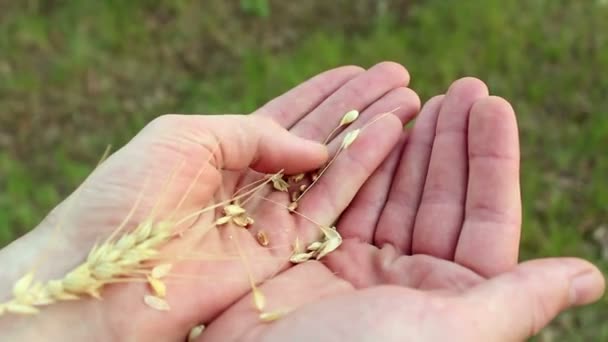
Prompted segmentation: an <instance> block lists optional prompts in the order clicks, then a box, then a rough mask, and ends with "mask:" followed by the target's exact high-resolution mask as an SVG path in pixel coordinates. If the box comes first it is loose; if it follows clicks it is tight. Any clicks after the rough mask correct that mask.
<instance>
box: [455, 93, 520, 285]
mask: <svg viewBox="0 0 608 342" xmlns="http://www.w3.org/2000/svg"><path fill="white" fill-rule="evenodd" d="M468 155H469V156H468V157H469V177H468V178H469V180H468V188H467V199H466V209H465V219H464V224H463V227H462V231H461V233H460V237H459V240H458V246H457V248H456V255H455V261H456V262H458V263H460V264H461V265H464V266H466V267H468V268H470V269H472V270H474V271H476V272H478V273H479V274H481V275H484V276H486V277H489V276H493V275H496V274H499V273H502V272H505V271H507V270H509V269H511V268H512V267H514V266H515V265H517V255H518V249H519V237H520V228H521V196H520V191H519V143H518V133H517V122H516V119H515V113H514V112H513V108H511V105H510V104H509V103H508V102H507V101H505V100H503V99H501V98H498V97H488V98H485V99H482V100H479V101H477V102H476V103H475V104H474V105H473V108H472V109H471V114H470V117H469V138H468Z"/></svg>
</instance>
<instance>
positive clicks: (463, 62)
mask: <svg viewBox="0 0 608 342" xmlns="http://www.w3.org/2000/svg"><path fill="white" fill-rule="evenodd" d="M410 2H411V1H400V0H394V1H371V0H369V1H368V0H358V1H346V0H340V1H335V2H325V1H309V2H293V3H292V4H287V2H281V1H278V0H277V1H260V0H256V1H251V0H249V1H240V2H239V1H225V2H224V1H207V2H205V4H206V6H204V7H202V6H201V5H197V4H196V3H195V2H193V1H173V2H166V3H163V4H161V5H158V4H156V2H153V1H143V0H140V1H128V2H124V1H105V2H101V1H98V2H92V1H81V2H77V1H72V2H68V1H39V2H37V1H24V2H13V4H12V5H6V4H0V146H1V147H2V149H1V152H0V179H1V181H0V185H1V186H2V188H1V189H2V191H1V192H0V223H2V226H1V227H2V228H0V245H4V244H6V243H8V242H9V241H11V240H12V239H14V238H16V237H17V236H19V235H21V234H22V233H24V232H26V231H27V230H28V229H31V228H32V227H34V226H35V225H36V224H37V223H38V222H39V221H40V220H41V219H42V217H44V215H45V213H47V212H48V211H49V210H50V208H52V207H53V206H54V205H55V204H57V203H58V201H59V200H60V199H61V198H63V197H65V196H66V195H67V194H68V193H69V192H70V191H72V190H73V189H74V188H75V186H76V185H77V184H78V183H80V182H81V181H82V180H83V179H84V177H85V176H86V175H87V173H88V172H89V171H90V169H91V168H92V166H93V165H94V164H95V162H96V159H97V158H98V157H99V156H100V155H101V153H102V152H103V150H104V146H105V145H106V144H108V143H111V144H113V145H121V144H124V143H125V142H126V141H127V140H128V138H129V137H131V136H132V135H134V134H135V133H136V132H137V131H138V130H139V129H140V128H141V127H142V126H143V125H144V124H145V123H146V122H148V121H149V120H151V119H152V118H153V117H155V116H157V115H159V114H162V113H168V112H196V113H227V112H231V113H247V112H250V111H252V110H254V109H255V108H256V107H257V106H259V105H260V104H262V103H264V102H265V101H267V100H269V99H270V98H272V97H274V96H276V95H278V94H280V93H281V92H282V91H284V90H286V89H288V88H290V87H291V86H293V85H295V84H297V83H299V82H301V81H302V80H304V79H305V78H307V77H309V76H311V75H313V74H315V73H317V72H319V71H322V70H324V69H326V68H330V67H333V66H337V65H341V64H350V63H352V64H360V65H363V66H370V65H372V64H374V63H376V62H378V61H381V60H387V59H389V60H395V61H398V62H401V63H404V64H405V65H406V66H407V67H408V69H409V70H410V73H411V75H412V87H414V88H415V89H416V90H417V91H418V92H419V93H420V94H421V96H422V98H423V99H426V98H428V97H430V96H432V95H434V94H437V93H439V92H443V91H444V90H445V89H446V87H447V86H448V85H449V84H450V82H451V81H453V80H454V79H456V78H458V77H461V76H465V75H474V76H477V77H480V78H482V79H484V80H486V81H487V83H488V84H489V86H490V89H491V91H492V92H493V93H494V94H497V95H501V96H503V97H505V98H507V99H509V100H510V101H511V102H512V103H513V105H514V107H515V108H516V110H517V112H518V118H519V124H520V130H521V144H522V163H523V165H522V186H523V200H524V233H523V251H522V255H523V257H524V258H525V259H529V258H533V257H541V256H551V255H574V256H581V257H585V258H588V259H591V260H592V261H594V262H595V263H597V264H599V265H600V266H601V267H602V268H603V270H604V271H608V260H601V258H600V248H601V246H600V245H599V243H598V242H597V241H594V240H593V238H592V235H593V232H594V230H596V229H597V228H598V227H600V226H601V225H606V224H608V210H606V203H607V202H608V177H606V175H608V158H607V157H605V154H606V146H608V144H607V143H608V115H606V114H608V113H606V112H607V109H608V97H607V96H606V91H607V89H608V77H606V75H607V72H608V21H606V20H605V18H606V17H607V16H608V5H600V3H601V2H600V1H591V0H587V1H574V0H572V1H566V0H552V1H543V0H518V1H500V0H475V1H473V0H470V1H440V0H437V1H433V0H426V1H424V0H420V1H415V2H412V3H410ZM296 3H297V4H296ZM383 4H386V5H387V6H386V7H385V6H384V5H383ZM267 5H268V6H267ZM319 13H325V15H323V16H321V15H319ZM606 318H608V299H604V300H603V301H602V302H601V303H600V304H596V305H594V306H592V307H589V308H585V309H580V310H576V311H572V312H569V313H567V314H564V315H562V316H561V317H560V318H559V319H558V320H557V321H556V323H555V324H553V325H552V326H551V327H550V328H548V329H547V330H546V331H545V332H544V333H543V334H542V335H541V337H540V338H539V340H543V341H551V340H557V341H602V340H608V325H607V324H604V321H605V320H606Z"/></svg>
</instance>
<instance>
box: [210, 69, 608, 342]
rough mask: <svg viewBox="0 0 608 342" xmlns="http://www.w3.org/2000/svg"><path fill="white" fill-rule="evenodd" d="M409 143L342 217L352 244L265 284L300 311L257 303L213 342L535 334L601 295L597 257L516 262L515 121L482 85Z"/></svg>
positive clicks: (231, 316) (459, 85)
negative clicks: (265, 311)
mask: <svg viewBox="0 0 608 342" xmlns="http://www.w3.org/2000/svg"><path fill="white" fill-rule="evenodd" d="M401 144H402V145H403V146H404V150H403V153H402V151H401V149H399V148H397V149H395V150H394V151H393V153H392V154H391V156H390V157H389V158H388V159H387V160H386V161H385V162H384V163H383V165H382V166H381V167H380V168H379V169H378V170H377V171H376V172H375V173H374V175H373V176H372V177H371V178H370V179H368V181H367V182H366V183H365V185H364V186H363V187H362V189H361V190H360V191H359V193H358V194H357V196H356V197H355V199H354V201H353V203H351V205H350V206H349V208H348V209H347V210H346V212H345V213H344V214H343V215H342V217H341V219H340V221H339V222H338V224H337V226H338V229H339V231H340V232H341V234H342V236H343V237H344V239H345V241H344V243H343V245H342V246H341V248H340V249H338V250H337V251H336V252H334V253H332V254H330V255H329V256H328V257H327V259H325V263H324V264H321V263H318V262H310V263H307V264H302V265H298V266H297V267H295V268H292V269H289V270H288V271H286V272H284V273H282V274H281V275H279V276H277V277H275V278H274V279H272V280H270V281H269V282H267V283H266V284H264V286H263V287H262V290H263V291H264V292H266V293H274V294H275V295H274V296H273V297H271V298H269V299H270V302H269V303H268V306H269V307H271V308H272V307H274V308H276V309H277V310H286V311H291V312H290V313H289V314H287V315H286V316H285V317H283V318H282V319H280V320H278V321H277V322H275V323H273V324H270V325H268V324H263V323H260V322H259V320H258V319H257V316H256V315H255V313H254V312H253V311H252V310H251V308H250V306H249V305H247V304H248V303H249V302H250V301H251V298H249V297H245V298H243V299H242V300H241V301H240V302H239V303H237V304H235V305H234V306H233V307H231V308H230V309H229V310H227V311H226V312H225V313H224V314H223V315H221V316H220V317H219V318H218V319H216V321H214V322H212V323H211V325H210V326H208V327H207V329H206V330H205V333H204V334H203V335H202V336H201V341H214V340H218V339H219V338H220V337H221V339H222V340H223V341H232V340H263V341H285V340H289V341H309V340H315V341H336V340H344V341H404V340H407V341H409V340H415V341H444V340H446V341H447V340H449V341H514V340H523V339H525V338H527V337H529V336H532V335H533V334H535V333H536V332H538V331H539V330H540V329H541V328H542V327H544V326H545V325H546V324H548V323H549V321H550V320H551V319H552V318H553V317H554V316H555V315H557V313H559V312H560V311H562V310H564V309H566V308H568V307H571V306H575V305H583V304H587V303H590V302H592V301H594V300H596V299H598V298H599V297H600V296H601V294H602V292H603V289H604V279H603V277H602V275H601V273H600V272H599V270H598V269H597V268H595V267H594V266H593V265H591V264H589V263H587V262H585V261H582V260H578V259H573V258H553V259H540V260H534V261H529V262H525V263H522V264H520V265H517V259H518V248H519V237H520V229H521V207H520V205H521V204H520V192H519V146H518V133H517V124H516V120H515V115H514V112H513V109H512V108H511V106H510V104H509V103H508V102H506V101H505V100H503V99H500V98H497V97H490V96H488V90H487V88H486V86H485V85H484V84H483V83H482V82H480V81H478V80H475V79H462V80H459V81H457V82H455V83H454V84H452V86H451V87H450V89H449V90H448V92H447V94H446V95H445V96H438V97H435V98H433V99H431V100H430V101H429V102H428V103H427V104H426V105H425V106H424V108H423V109H422V111H421V114H420V115H419V117H418V119H417V121H416V123H415V125H414V127H413V129H412V130H411V131H409V132H406V133H405V135H404V137H402V142H401ZM387 188H390V192H389V191H386V190H385V189H387ZM229 328H230V329H229Z"/></svg>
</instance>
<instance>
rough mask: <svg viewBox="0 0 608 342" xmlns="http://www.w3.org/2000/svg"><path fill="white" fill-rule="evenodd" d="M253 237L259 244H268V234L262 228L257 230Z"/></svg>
mask: <svg viewBox="0 0 608 342" xmlns="http://www.w3.org/2000/svg"><path fill="white" fill-rule="evenodd" d="M255 237H256V239H257V240H258V242H259V243H260V245H262V246H264V247H266V246H268V244H269V243H270V241H269V240H268V235H266V232H264V231H263V230H260V231H258V233H257V234H256V235H255Z"/></svg>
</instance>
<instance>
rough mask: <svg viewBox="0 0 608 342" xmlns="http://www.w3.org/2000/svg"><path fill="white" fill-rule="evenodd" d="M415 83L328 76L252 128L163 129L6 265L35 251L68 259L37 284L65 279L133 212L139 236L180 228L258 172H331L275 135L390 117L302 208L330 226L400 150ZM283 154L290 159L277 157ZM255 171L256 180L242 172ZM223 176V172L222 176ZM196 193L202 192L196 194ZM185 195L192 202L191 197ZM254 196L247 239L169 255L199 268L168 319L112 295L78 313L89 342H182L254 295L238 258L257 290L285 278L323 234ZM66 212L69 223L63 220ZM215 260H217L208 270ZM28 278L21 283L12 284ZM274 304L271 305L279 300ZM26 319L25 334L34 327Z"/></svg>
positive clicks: (104, 173)
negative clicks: (145, 228)
mask: <svg viewBox="0 0 608 342" xmlns="http://www.w3.org/2000/svg"><path fill="white" fill-rule="evenodd" d="M408 81H409V76H408V74H407V72H406V71H405V69H403V67H401V66H400V65H397V64H394V63H381V64H379V65H376V66H374V67H372V68H371V69H369V70H367V71H365V72H364V71H363V70H362V69H360V68H357V67H343V68H339V69H335V70H332V71H329V72H327V73H324V74H321V75H319V76H317V77H315V78H313V79H311V80H310V81H308V82H305V83H303V84H302V85H300V86H299V87H296V88H295V89H293V90H291V91H290V92H288V93H286V94H285V95H283V96H281V97H279V98H277V99H275V100H273V101H271V102H270V103H268V104H267V105H265V106H264V107H262V108H261V109H260V110H258V111H256V113H254V114H253V117H252V118H251V119H248V120H246V121H245V122H246V123H245V124H243V122H244V121H243V118H238V117H217V118H213V117H197V116H165V117H162V118H160V119H159V120H155V121H154V122H153V123H152V124H150V125H148V126H147V127H146V128H145V129H144V130H143V131H142V132H141V133H140V134H139V135H138V136H137V137H135V138H134V139H133V140H132V141H131V142H130V143H129V144H128V145H127V146H125V147H124V148H123V149H121V150H120V151H118V152H117V153H115V154H114V155H112V156H111V157H110V158H109V160H108V161H107V162H105V163H104V164H102V165H101V166H100V168H99V169H98V170H96V171H95V172H94V174H93V175H92V176H91V177H90V178H89V179H88V180H87V181H86V182H85V184H84V185H83V187H82V189H81V190H80V191H79V192H77V193H75V194H74V195H72V196H71V200H68V201H66V202H64V203H63V204H62V205H60V206H59V207H58V210H55V211H54V214H51V215H50V216H49V217H48V218H47V219H46V220H45V222H44V223H43V224H42V225H41V227H40V228H39V229H37V230H35V231H34V232H32V233H31V234H29V235H28V236H26V237H25V238H24V239H22V240H21V241H20V242H18V243H16V244H14V245H13V246H11V247H9V248H8V249H7V250H4V251H3V253H4V255H5V256H8V257H10V256H11V254H13V255H19V256H22V255H23V253H24V248H26V249H28V248H29V250H31V249H32V248H31V246H32V245H31V244H28V242H30V243H34V244H37V245H39V246H42V247H43V250H44V251H45V252H44V253H49V254H47V255H50V256H53V255H55V254H54V253H56V255H61V258H60V259H59V258H57V262H54V263H53V265H52V266H53V267H45V268H44V269H43V270H42V271H41V272H38V273H37V276H38V277H41V278H48V277H57V276H61V275H62V273H63V272H65V271H66V270H67V269H69V268H70V267H73V265H74V263H75V262H77V261H78V260H82V258H83V257H84V256H85V255H86V253H87V251H88V250H89V249H90V247H91V246H92V245H93V244H94V243H95V242H96V241H99V239H100V237H103V236H107V235H108V234H109V233H110V232H112V231H113V230H114V229H115V228H116V227H117V226H119V225H120V223H121V221H122V220H123V219H124V218H125V217H126V216H127V215H128V212H129V211H130V209H131V207H132V206H133V204H134V203H138V206H137V210H135V212H134V214H133V215H132V216H131V217H130V224H129V225H127V226H134V225H137V224H138V223H140V222H142V221H143V220H144V219H146V218H147V217H149V215H150V214H151V213H153V215H154V217H155V218H156V219H158V220H167V219H173V218H177V220H179V218H180V217H183V215H187V214H188V213H192V212H194V211H196V210H197V209H199V208H201V207H202V206H205V205H209V204H210V201H209V200H210V199H212V198H213V196H216V198H215V200H216V201H223V200H226V199H228V198H230V197H232V195H233V194H234V193H235V191H236V190H237V189H238V188H239V187H241V186H243V185H246V184H248V183H250V182H251V181H254V180H256V179H257V178H259V177H260V176H261V174H260V173H258V172H276V171H278V170H280V169H285V172H287V173H297V172H301V171H306V170H310V169H314V168H317V167H319V166H320V164H321V163H323V162H324V161H325V159H326V158H327V155H326V154H324V152H319V151H320V150H319V149H317V150H316V151H317V153H313V152H311V147H310V146H308V147H302V146H301V145H298V144H297V143H301V142H299V141H295V142H294V141H293V140H289V138H287V137H285V136H281V130H280V129H279V128H278V126H277V123H278V125H280V126H283V127H285V128H288V129H289V131H290V132H292V133H294V134H295V135H297V136H301V137H304V138H308V139H311V140H317V141H323V140H324V139H325V138H326V136H327V135H328V133H329V132H330V131H331V130H332V129H333V127H335V125H336V124H337V123H338V122H339V121H340V118H341V116H342V115H343V114H344V113H345V112H346V111H348V110H350V109H357V110H359V111H361V116H360V119H359V120H357V122H355V123H354V124H353V125H352V126H353V127H351V128H349V129H354V128H356V127H362V126H363V125H365V124H366V123H369V122H370V121H371V120H372V119H373V118H374V117H376V115H377V114H382V113H386V112H388V111H393V112H392V113H393V114H390V115H385V116H383V117H382V118H380V119H379V120H377V121H375V122H374V123H373V124H371V125H369V126H367V128H366V129H365V130H363V132H362V134H361V136H360V137H359V138H358V139H357V141H356V142H355V143H354V144H353V145H352V146H351V147H350V148H349V149H347V150H346V151H344V152H342V153H341V154H340V156H339V157H338V158H337V159H336V160H335V162H334V163H333V164H332V167H331V168H329V169H328V171H327V172H326V174H325V175H324V176H323V177H322V178H321V179H320V181H319V182H318V183H317V184H316V185H315V186H314V187H313V188H311V190H310V191H309V192H308V193H307V194H306V196H304V197H303V198H302V200H301V201H300V205H299V208H298V211H299V212H300V213H302V214H303V215H305V216H306V217H308V218H310V219H312V220H313V221H315V222H320V223H321V224H323V225H330V224H331V223H332V222H335V221H336V220H337V219H338V218H339V216H340V214H341V213H342V212H343V211H344V209H345V208H347V207H348V205H349V204H350V203H351V201H352V199H353V197H354V196H355V195H356V193H357V191H358V190H359V189H360V187H361V186H362V185H363V184H364V183H365V182H366V180H368V178H369V177H370V175H371V174H372V173H373V172H374V170H375V169H376V168H377V167H378V166H379V165H380V164H381V163H382V161H383V160H384V159H385V158H386V156H387V155H388V154H389V153H390V151H391V150H392V149H393V147H394V146H395V144H396V143H397V141H398V140H399V136H400V134H401V132H402V129H401V128H402V125H403V124H404V123H406V122H407V121H409V119H411V118H412V117H413V116H415V115H416V113H417V112H418V109H419V100H418V97H417V96H416V94H415V93H414V92H413V91H411V90H410V89H408V88H406V86H407V83H408ZM395 108H397V109H395ZM264 118H267V119H271V120H272V121H274V122H272V121H270V120H266V119H264ZM275 126H276V127H275ZM251 132H255V133H253V134H254V135H255V138H254V139H253V140H252V139H247V137H248V135H250V134H252V133H251ZM285 134H286V133H285ZM343 134H344V133H342V134H341V135H339V136H338V137H336V138H335V139H334V142H331V143H330V150H332V149H334V150H335V146H336V145H339V142H340V141H341V139H342V137H343ZM218 142H219V143H220V145H219V146H217V143H218ZM281 143H285V145H282V144H281ZM285 151H289V152H290V153H279V152H285ZM277 155H282V157H278V156H277ZM218 156H221V157H218ZM250 165H251V166H252V168H253V169H255V170H256V171H253V170H249V169H248V171H246V172H242V171H240V170H242V169H247V168H248V166H250ZM217 168H220V169H222V170H225V171H222V172H221V173H220V172H218V171H217ZM201 170H202V171H201ZM199 172H200V174H199ZM193 181H194V182H195V185H196V186H194V187H192V188H190V185H191V184H192V183H193ZM218 189H219V192H218ZM387 190H388V188H385V189H382V191H387ZM184 193H187V194H188V196H187V197H183V195H184ZM142 194H143V196H142ZM257 195H258V196H264V197H266V198H268V199H269V200H271V201H264V200H260V201H256V200H255V199H254V200H252V203H251V205H249V206H247V209H248V212H249V213H250V215H251V216H252V217H253V218H255V220H256V223H255V224H254V225H253V227H252V229H251V230H250V231H247V230H243V229H240V230H236V229H234V227H226V228H223V227H222V228H220V229H217V230H210V231H209V232H208V233H207V234H206V235H205V237H204V239H202V241H200V240H198V239H195V238H196V236H193V237H192V238H186V239H183V241H177V242H176V243H175V244H172V245H171V246H169V247H168V250H167V252H168V253H175V255H177V256H184V257H185V258H191V259H193V260H192V261H185V262H180V263H179V265H176V267H175V268H174V270H173V272H175V273H176V274H178V275H184V274H185V275H189V276H190V277H189V278H187V279H180V278H179V277H176V278H171V277H170V278H169V279H168V280H167V283H168V298H167V299H168V302H169V303H170V305H171V307H172V310H171V311H169V312H156V311H154V310H151V309H150V308H148V307H146V306H144V305H143V303H142V296H143V294H144V293H145V292H146V289H145V287H146V286H145V284H130V285H124V286H116V287H112V288H110V289H109V290H108V291H104V293H103V296H104V300H103V301H102V302H98V301H93V300H92V301H89V302H86V303H84V304H83V306H82V310H81V311H79V312H78V313H77V315H78V316H80V317H95V321H96V323H97V325H96V326H93V327H92V326H91V325H87V326H84V325H83V326H82V329H83V331H82V333H83V335H82V336H81V337H85V336H93V335H94V336H96V337H99V336H106V335H105V334H110V336H111V337H122V338H124V339H129V338H137V339H148V338H154V339H155V340H159V339H162V340H178V339H181V338H183V337H184V335H185V334H187V332H188V330H189V328H191V327H192V326H194V325H196V324H199V323H201V322H210V321H212V320H214V319H215V318H216V317H217V316H218V315H219V314H220V313H221V312H222V311H223V310H225V309H226V307H228V306H229V305H230V304H231V303H233V302H234V301H236V300H237V299H238V298H240V297H241V296H243V295H244V294H246V293H247V292H248V291H249V282H248V279H247V276H246V273H247V272H246V271H247V268H248V267H244V265H243V264H242V262H241V260H240V259H238V258H237V256H238V254H237V253H236V252H237V251H239V250H240V253H241V254H245V255H246V258H245V259H247V260H249V261H250V265H249V268H251V273H252V274H253V276H254V278H255V280H256V281H262V280H264V279H267V278H269V277H272V276H273V275H275V274H277V273H279V272H280V271H282V270H284V269H286V268H287V267H288V266H289V263H288V262H287V260H288V258H289V256H290V254H291V253H292V245H293V242H294V241H295V239H296V237H297V238H299V239H300V240H301V241H302V243H303V244H305V243H306V242H310V241H312V240H313V239H316V238H317V237H318V235H319V228H318V227H317V226H316V225H315V224H312V223H311V222H310V221H309V220H308V219H305V218H303V216H298V215H293V214H289V212H288V211H287V210H285V208H284V207H282V206H286V205H287V204H288V203H289V199H288V198H287V195H286V194H285V193H270V192H268V193H264V192H262V193H259V194H257ZM140 196H141V198H142V199H141V201H139V202H138V198H139V197H140ZM182 198H183V199H184V201H183V202H182ZM180 202H181V203H180ZM178 203H179V207H178V208H176V204H178ZM277 203H278V204H277ZM281 205H282V206H281ZM66 212H67V213H68V214H67V215H63V214H62V213H66ZM215 214H216V213H208V214H207V215H203V216H200V217H196V218H195V219H193V220H187V221H185V222H184V224H183V225H182V226H183V228H186V227H188V226H192V227H207V226H210V225H211V223H212V222H213V221H215V220H216V219H217V216H216V215H215ZM57 222H60V223H61V225H60V226H61V232H59V233H58V232H55V231H53V230H52V228H53V227H54V226H55V223H57ZM260 229H263V230H264V231H265V232H266V233H267V235H268V237H269V240H270V246H269V248H264V247H261V246H260V245H259V244H258V242H257V241H256V240H255V238H254V237H253V235H252V233H255V232H256V231H259V230H260ZM197 232H200V230H197V229H192V230H191V231H190V232H188V233H187V234H197ZM51 235H53V236H55V237H56V238H57V239H56V240H55V241H53V242H52V243H49V239H48V238H47V237H48V236H51ZM51 240H52V239H51ZM193 241H195V242H196V244H193V243H192V242H193ZM235 241H238V242H235ZM237 243H238V244H239V245H240V246H239V247H238V248H237V246H236V244H237ZM184 251H186V252H185V253H184ZM29 253H30V254H31V252H29ZM30 256H31V258H23V257H14V258H12V259H13V260H19V261H18V262H16V263H15V270H19V269H21V270H23V269H24V268H26V267H28V266H29V265H31V262H32V260H34V259H35V258H36V256H35V255H30ZM209 258H214V259H213V260H206V259H209ZM216 259H217V260H216ZM7 274H8V273H7ZM20 275H21V274H19V273H18V272H15V274H14V275H13V276H20ZM10 277H11V276H8V277H7V278H9V279H10ZM7 283H8V282H7ZM267 296H268V297H269V298H271V297H273V294H267ZM73 308H74V306H73V305H72V304H71V303H68V304H58V305H54V306H51V307H49V308H45V311H43V313H42V314H41V315H40V317H39V318H37V319H40V320H43V321H44V320H45V318H53V317H55V318H56V317H60V314H62V313H65V312H70V311H72V312H74V311H73ZM53 313H54V314H53ZM28 319H30V321H26V320H24V321H23V322H24V323H25V322H32V321H31V318H28ZM4 322H7V321H6V320H5V321H3V323H4ZM13 323H14V322H10V324H13ZM73 330H74V331H78V330H79V329H73ZM100 332H101V335H100ZM46 333H47V334H49V332H48V331H47V332H46Z"/></svg>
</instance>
